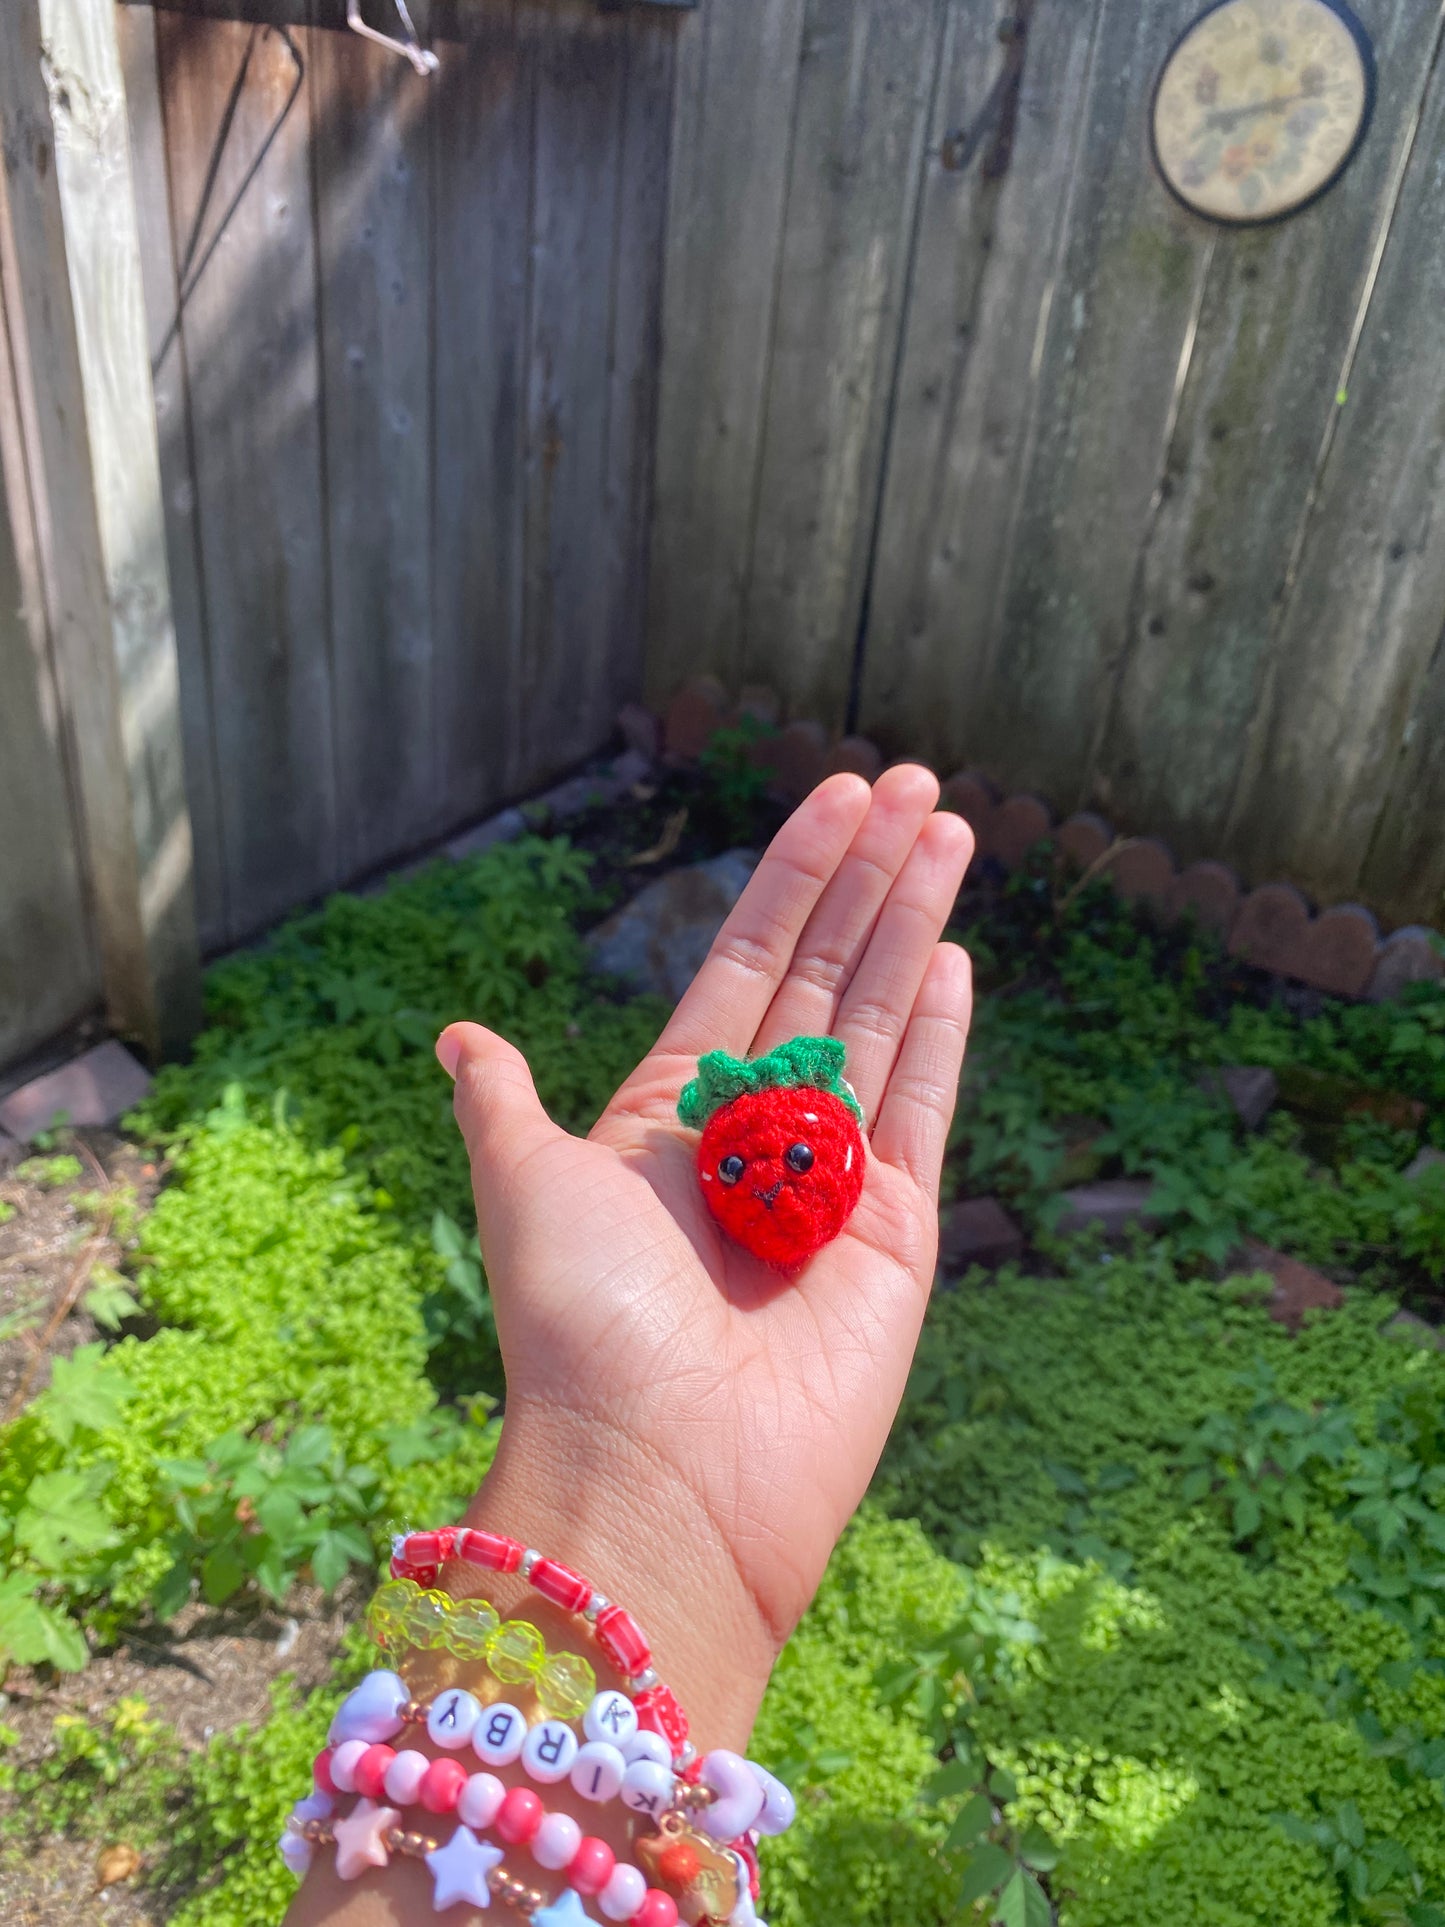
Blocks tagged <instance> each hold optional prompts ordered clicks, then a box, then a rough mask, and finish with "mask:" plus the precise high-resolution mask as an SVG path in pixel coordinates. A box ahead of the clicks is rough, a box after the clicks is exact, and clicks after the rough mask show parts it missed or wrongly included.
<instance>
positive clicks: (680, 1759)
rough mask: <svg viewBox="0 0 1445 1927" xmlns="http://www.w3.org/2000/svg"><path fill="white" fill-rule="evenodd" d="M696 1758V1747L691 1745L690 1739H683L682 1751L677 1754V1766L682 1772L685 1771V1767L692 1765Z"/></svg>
mask: <svg viewBox="0 0 1445 1927" xmlns="http://www.w3.org/2000/svg"><path fill="white" fill-rule="evenodd" d="M696 1758H697V1748H696V1747H695V1746H694V1745H693V1743H692V1741H691V1740H686V1741H684V1742H683V1748H682V1751H681V1753H679V1754H678V1756H677V1764H678V1766H679V1767H680V1768H681V1770H682V1771H683V1772H684V1773H686V1771H687V1769H688V1768H689V1767H690V1766H691V1765H692V1763H693V1761H694V1760H695V1759H696Z"/></svg>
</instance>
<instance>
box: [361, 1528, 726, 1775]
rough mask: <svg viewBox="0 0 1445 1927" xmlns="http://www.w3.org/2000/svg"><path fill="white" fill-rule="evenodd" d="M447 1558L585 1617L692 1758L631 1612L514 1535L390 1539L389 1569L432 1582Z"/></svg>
mask: <svg viewBox="0 0 1445 1927" xmlns="http://www.w3.org/2000/svg"><path fill="white" fill-rule="evenodd" d="M448 1559H461V1560H463V1561H464V1562H465V1563H466V1564H467V1565H471V1566H481V1567H482V1568H483V1569H484V1570H486V1571H488V1572H515V1573H520V1575H521V1576H522V1578H523V1579H525V1580H527V1582H528V1583H529V1584H530V1585H531V1587H532V1589H533V1591H534V1592H538V1593H540V1594H541V1595H542V1597H543V1598H544V1599H548V1600H550V1601H551V1602H552V1604H553V1605H554V1606H560V1607H561V1608H562V1610H563V1611H564V1612H567V1613H571V1614H572V1615H573V1616H574V1617H576V1618H578V1619H581V1620H583V1621H585V1623H586V1625H587V1627H588V1629H589V1631H590V1632H591V1633H592V1635H593V1637H594V1638H595V1639H596V1641H597V1644H598V1645H599V1646H600V1647H601V1648H602V1651H603V1652H604V1653H605V1654H606V1656H607V1658H608V1660H610V1662H611V1663H612V1665H613V1666H615V1667H616V1669H617V1671H618V1673H619V1674H620V1675H621V1677H622V1681H623V1684H624V1686H625V1687H626V1689H627V1692H628V1694H629V1696H630V1698H631V1700H632V1703H633V1705H634V1706H635V1707H636V1708H637V1715H638V1718H639V1720H640V1721H641V1723H642V1725H643V1726H644V1727H646V1728H647V1729H648V1730H649V1731H651V1732H654V1733H660V1734H661V1735H662V1737H663V1738H664V1739H665V1740H666V1741H667V1742H668V1744H669V1745H670V1746H671V1747H672V1750H673V1759H674V1760H675V1761H676V1762H677V1764H678V1765H679V1766H687V1765H690V1764H691V1762H692V1760H693V1759H695V1758H696V1754H695V1752H694V1751H693V1750H692V1749H690V1748H689V1746H688V1740H687V1732H688V1724H687V1716H686V1714H685V1713H684V1712H683V1710H682V1708H681V1707H680V1706H679V1705H678V1703H677V1698H676V1695H675V1694H674V1693H673V1692H672V1690H671V1689H670V1688H669V1687H667V1686H665V1685H664V1684H663V1683H662V1681H661V1680H660V1679H659V1678H658V1676H657V1674H656V1673H655V1672H654V1671H653V1669H652V1650H651V1648H650V1647H649V1645H648V1643H647V1636H646V1634H645V1633H644V1632H643V1630H642V1628H641V1627H640V1626H639V1625H638V1623H637V1621H636V1620H635V1619H634V1618H633V1617H632V1614H631V1613H629V1612H627V1611H626V1610H625V1609H624V1608H623V1607H621V1606H615V1605H614V1604H613V1603H612V1601H611V1600H610V1599H608V1598H606V1597H605V1595H604V1594H602V1593H600V1592H598V1591H597V1589H596V1588H595V1587H594V1586H593V1584H592V1582H591V1580H590V1579H584V1578H583V1577H582V1575H581V1574H580V1573H577V1572H574V1571H573V1570H572V1568H571V1567H570V1566H564V1565H563V1564H562V1562H561V1560H560V1559H549V1558H548V1557H547V1556H546V1555H545V1554H544V1553H540V1552H538V1551H537V1550H536V1549H535V1548H534V1547H531V1546H524V1545H523V1544H522V1542H521V1540H520V1539H508V1538H506V1537H504V1536H503V1535H502V1534H500V1533H496V1532H478V1531H475V1530H474V1529H473V1528H472V1527H470V1526H441V1527H438V1528H437V1529H436V1530H435V1531H429V1532H406V1533H400V1534H398V1535H397V1537H396V1538H395V1539H394V1540H393V1541H392V1558H391V1576H392V1578H393V1579H411V1580H414V1581H415V1582H416V1583H417V1584H418V1585H419V1586H422V1587H430V1586H432V1585H434V1584H435V1581H436V1578H437V1575H438V1573H439V1572H440V1571H441V1568H442V1566H443V1565H444V1564H445V1563H446V1561H447V1560H448ZM540 1637H541V1635H540V1634H539V1635H538V1638H539V1639H540Z"/></svg>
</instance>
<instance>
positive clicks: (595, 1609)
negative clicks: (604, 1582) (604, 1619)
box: [582, 1592, 612, 1626]
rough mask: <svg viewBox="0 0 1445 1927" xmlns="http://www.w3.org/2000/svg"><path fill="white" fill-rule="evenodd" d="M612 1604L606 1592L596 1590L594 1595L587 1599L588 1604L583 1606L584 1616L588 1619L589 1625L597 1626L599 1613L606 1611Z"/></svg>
mask: <svg viewBox="0 0 1445 1927" xmlns="http://www.w3.org/2000/svg"><path fill="white" fill-rule="evenodd" d="M611 1604H612V1601H611V1600H610V1599H609V1598H608V1597H607V1595H606V1593H601V1592H594V1593H593V1595H592V1597H591V1598H590V1599H589V1600H588V1601H587V1604H586V1605H585V1606H584V1607H583V1608H582V1617H583V1618H584V1619H585V1620H586V1621H587V1624H588V1625H589V1626H595V1625H596V1624H597V1615H598V1614H599V1613H605V1612H606V1610H607V1608H608V1607H609V1606H610V1605H611Z"/></svg>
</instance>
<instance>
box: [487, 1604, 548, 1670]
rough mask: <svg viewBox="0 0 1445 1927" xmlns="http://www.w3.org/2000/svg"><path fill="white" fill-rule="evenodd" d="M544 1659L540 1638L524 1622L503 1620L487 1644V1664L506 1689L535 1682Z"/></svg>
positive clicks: (535, 1629) (545, 1651) (533, 1629)
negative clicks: (529, 1680) (524, 1682)
mask: <svg viewBox="0 0 1445 1927" xmlns="http://www.w3.org/2000/svg"><path fill="white" fill-rule="evenodd" d="M546 1657H547V1647H546V1644H545V1642H544V1641H543V1638H542V1635H541V1634H540V1633H539V1632H538V1631H537V1628H536V1627H535V1626H529V1625H528V1623H527V1621H526V1620H525V1619H508V1620H506V1621H505V1622H504V1623H503V1624H502V1625H500V1626H498V1628H497V1630H496V1631H495V1632H494V1633H493V1634H492V1636H491V1638H490V1639H489V1640H488V1641H487V1664H488V1666H490V1667H491V1669H492V1671H493V1672H494V1673H495V1674H496V1676H497V1678H498V1679H499V1680H501V1681H502V1683H503V1684H504V1685H506V1686H516V1685H520V1684H521V1682H522V1681H523V1680H528V1679H535V1678H536V1677H537V1674H538V1673H539V1672H540V1671H541V1670H542V1664H543V1662H544V1661H545V1659H546Z"/></svg>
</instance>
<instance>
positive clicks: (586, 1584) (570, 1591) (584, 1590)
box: [532, 1559, 592, 1613]
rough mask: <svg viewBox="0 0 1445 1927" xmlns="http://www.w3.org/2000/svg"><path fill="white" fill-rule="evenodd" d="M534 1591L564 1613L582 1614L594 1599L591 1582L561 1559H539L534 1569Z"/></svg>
mask: <svg viewBox="0 0 1445 1927" xmlns="http://www.w3.org/2000/svg"><path fill="white" fill-rule="evenodd" d="M532 1586H533V1589H534V1590H535V1591H537V1592H539V1593H541V1595H542V1597H543V1598H544V1599H550V1600H551V1601H552V1603H553V1605H555V1606H560V1607H561V1608H562V1610H563V1611H564V1612H569V1613H580V1612H581V1610H582V1608H583V1607H584V1606H585V1605H586V1604H587V1601H588V1600H589V1599H590V1598H591V1597H592V1586H591V1583H590V1581H588V1580H586V1579H584V1578H583V1577H582V1575H581V1573H579V1572H573V1570H572V1568H571V1567H570V1566H564V1565H563V1564H562V1562H561V1560H560V1559H539V1560H538V1561H537V1563H536V1565H535V1566H533V1568H532Z"/></svg>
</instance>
